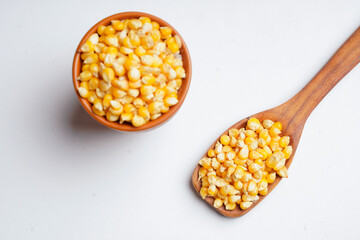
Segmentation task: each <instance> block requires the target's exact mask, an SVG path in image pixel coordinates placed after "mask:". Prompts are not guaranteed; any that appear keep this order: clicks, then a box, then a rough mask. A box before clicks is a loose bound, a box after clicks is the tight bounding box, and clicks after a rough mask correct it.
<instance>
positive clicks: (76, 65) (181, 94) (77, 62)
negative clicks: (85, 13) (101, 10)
mask: <svg viewBox="0 0 360 240" xmlns="http://www.w3.org/2000/svg"><path fill="white" fill-rule="evenodd" d="M139 17H149V18H150V19H151V20H152V21H156V22H158V23H159V24H160V26H168V27H170V28H171V29H172V31H173V34H174V35H177V36H179V38H180V40H181V43H182V46H181V49H180V54H181V55H182V60H183V67H184V69H185V73H186V77H185V78H183V79H182V85H181V87H180V89H179V90H178V100H179V102H178V103H177V104H176V105H174V106H172V107H170V109H169V111H168V112H166V113H164V114H162V115H161V116H160V117H159V118H158V119H156V120H153V121H149V122H147V123H146V124H144V125H143V126H141V127H134V126H132V125H131V124H130V123H123V124H120V123H119V122H110V121H108V120H106V118H105V117H100V116H98V115H96V114H94V113H93V112H92V110H91V103H90V102H88V101H87V100H86V99H84V98H82V97H80V95H79V94H78V91H77V88H78V87H79V86H80V81H78V80H77V77H78V76H79V74H80V73H81V64H82V61H81V58H80V55H81V52H80V48H81V46H82V45H83V44H84V43H85V42H86V40H87V39H88V38H89V37H90V35H91V34H93V33H95V32H96V30H97V28H98V26H100V25H109V24H110V23H111V21H112V20H123V19H127V18H139ZM72 71H73V72H72V75H73V83H74V87H75V91H76V94H77V96H78V98H79V101H80V103H81V105H82V106H83V107H84V109H85V110H86V111H87V112H88V113H89V114H90V115H91V116H92V117H93V118H94V119H95V120H97V121H98V122H100V123H101V124H103V125H105V126H107V127H110V128H113V129H116V130H120V131H141V130H145V129H149V128H153V127H155V126H158V125H161V124H162V123H164V122H166V121H167V120H169V119H170V118H171V117H172V116H173V115H174V114H175V113H176V112H177V111H178V110H179V108H180V107H181V105H182V104H183V102H184V100H185V97H186V94H187V92H188V89H189V86H190V81H191V73H192V69H191V59H190V54H189V51H188V48H187V46H186V44H185V42H184V40H183V39H182V37H181V35H180V34H179V33H178V32H177V31H176V29H175V28H173V27H172V26H171V25H170V24H168V23H167V22H165V21H164V20H162V19H161V18H158V17H156V16H153V15H151V14H148V13H142V12H124V13H118V14H115V15H112V16H110V17H107V18H105V19H103V20H101V21H100V22H98V23H97V24H95V25H94V26H93V27H92V28H91V29H90V30H89V31H88V32H87V33H86V34H85V36H84V37H83V38H82V40H81V41H80V43H79V46H78V47H77V49H76V52H75V56H74V62H73V70H72Z"/></svg>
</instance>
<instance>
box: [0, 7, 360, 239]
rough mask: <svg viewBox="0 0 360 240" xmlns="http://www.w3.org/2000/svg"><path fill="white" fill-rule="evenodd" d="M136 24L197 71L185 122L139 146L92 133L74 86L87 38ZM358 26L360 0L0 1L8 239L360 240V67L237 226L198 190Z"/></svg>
mask: <svg viewBox="0 0 360 240" xmlns="http://www.w3.org/2000/svg"><path fill="white" fill-rule="evenodd" d="M129 10H137V11H143V12H148V13H152V14H154V15H156V16H159V17H161V18H163V19H165V20H166V21H168V22H169V23H170V24H172V25H173V26H174V27H175V28H176V29H177V30H178V31H179V32H180V33H181V35H182V37H183V38H184V40H185V41H186V43H187V45H188V47H189V50H190V53H191V57H192V62H193V77H192V83H191V86H190V90H189V93H188V96H187V99H186V101H185V102H184V104H183V106H182V108H181V109H180V111H179V112H178V114H177V115H176V116H175V117H174V118H173V119H171V120H170V121H169V122H168V123H167V124H165V125H164V126H162V127H161V128H158V129H155V130H153V131H150V132H146V133H139V134H128V133H119V132H115V131H112V130H109V129H107V128H105V127H103V126H101V125H100V124H98V123H97V122H95V121H94V120H93V119H91V118H90V117H89V116H88V115H87V114H86V112H85V111H84V110H83V109H82V108H81V106H80V104H79V102H78V100H77V98H76V96H75V92H74V89H73V86H72V79H71V67H72V60H73V54H74V51H75V48H76V47H77V44H78V42H79V41H80V39H81V38H82V36H83V34H85V32H86V31H87V30H88V29H89V28H90V27H91V26H92V25H93V24H95V23H96V22H97V21H99V20H100V19H102V18H104V17H107V16H109V15H112V14H114V13H118V12H123V11H129ZM359 23H360V1H358V0H353V1H351V0H341V1H340V0H339V1H325V0H323V1H310V0H308V1H285V0H284V1H265V0H264V1H145V0H144V1H136V0H133V1H121V0H114V1H103V0H101V1H100V0H98V1H92V0H86V1H70V0H67V1H57V2H55V1H45V0H44V1H6V2H5V1H2V3H1V8H0V27H1V37H0V49H1V54H0V56H1V57H0V70H1V86H0V96H1V101H0V160H1V161H0V239H1V240H25V239H26V240H43V239H44V240H47V239H51V240H63V239H67V240H83V239H86V240H100V239H101V240H110V239H166V240H172V239H205V238H207V239H340V238H341V239H355V238H357V239H358V238H359V234H360V229H359V216H360V205H359V197H360V194H359V191H360V188H359V181H360V177H359V168H360V161H359V160H360V159H359V139H360V138H359V136H360V124H359V118H360V107H359V105H360V94H359V90H360V66H358V67H356V68H355V69H354V70H353V71H352V72H351V73H349V74H348V75H347V76H346V77H345V78H344V79H343V80H342V81H341V82H340V83H339V84H338V85H337V86H336V87H335V88H334V89H333V91H332V92H331V93H330V94H329V95H328V96H326V97H325V99H324V100H323V102H322V103H321V104H320V105H319V106H318V107H317V108H316V109H315V111H314V112H313V113H312V115H311V116H310V118H309V119H308V121H307V123H306V125H305V128H304V132H303V135H302V139H301V141H300V145H299V148H298V151H297V153H296V156H295V159H294V161H293V164H292V166H291V168H290V171H289V174H290V176H289V178H288V179H286V180H284V181H282V182H281V183H280V184H279V185H278V187H277V188H276V189H275V190H274V191H273V192H272V193H271V194H270V195H269V197H267V198H266V199H265V200H264V201H263V202H262V203H261V204H259V205H258V206H257V207H256V208H255V209H254V210H253V211H251V212H250V213H248V214H247V215H245V216H244V217H241V218H237V219H228V218H225V217H223V216H221V215H220V214H218V213H217V212H216V211H214V210H213V209H211V208H210V207H209V206H207V204H205V202H203V201H202V200H201V199H200V198H199V197H198V196H197V195H196V194H195V192H194V191H193V188H192V186H191V184H190V177H191V174H192V171H193V168H194V167H195V165H196V163H197V161H198V159H199V158H200V156H202V155H203V153H204V152H205V151H206V149H207V147H208V146H209V145H210V144H211V143H212V142H213V140H214V139H215V138H216V137H217V136H218V135H219V134H220V133H222V132H223V131H224V129H226V128H227V127H229V126H230V125H232V124H233V123H235V122H237V121H238V120H240V119H242V118H244V117H247V116H249V115H251V114H253V113H256V112H259V111H261V110H265V109H268V108H271V107H273V106H276V105H278V104H280V103H282V102H284V101H286V100H287V99H289V98H290V97H292V96H293V95H294V94H295V93H296V92H298V91H299V90H300V89H301V88H302V87H303V86H304V85H305V84H306V83H307V82H308V81H309V80H310V79H311V78H312V77H313V76H314V74H316V72H317V71H318V70H319V69H320V68H321V67H322V66H323V64H325V62H326V61H327V60H328V59H329V57H330V56H331V55H332V54H333V53H334V52H335V50H336V49H337V48H338V47H339V46H340V45H341V44H342V43H343V42H344V41H345V40H346V38H347V37H348V36H349V35H350V34H351V33H352V32H353V31H354V30H355V29H356V28H357V27H358V25H359Z"/></svg>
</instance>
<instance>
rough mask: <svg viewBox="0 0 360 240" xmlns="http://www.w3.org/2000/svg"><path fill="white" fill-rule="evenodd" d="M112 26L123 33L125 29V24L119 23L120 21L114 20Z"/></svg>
mask: <svg viewBox="0 0 360 240" xmlns="http://www.w3.org/2000/svg"><path fill="white" fill-rule="evenodd" d="M111 26H112V27H113V28H114V29H115V30H116V31H122V30H123V29H124V22H122V21H119V20H112V21H111Z"/></svg>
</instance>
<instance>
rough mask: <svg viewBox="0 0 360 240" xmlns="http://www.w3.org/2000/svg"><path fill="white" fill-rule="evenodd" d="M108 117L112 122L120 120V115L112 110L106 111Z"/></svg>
mask: <svg viewBox="0 0 360 240" xmlns="http://www.w3.org/2000/svg"><path fill="white" fill-rule="evenodd" d="M106 119H107V120H108V121H110V122H115V121H118V120H119V115H115V114H112V113H111V112H110V111H107V112H106Z"/></svg>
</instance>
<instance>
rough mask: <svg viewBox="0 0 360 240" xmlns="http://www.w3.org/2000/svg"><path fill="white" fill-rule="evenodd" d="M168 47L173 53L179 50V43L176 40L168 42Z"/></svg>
mask: <svg viewBox="0 0 360 240" xmlns="http://www.w3.org/2000/svg"><path fill="white" fill-rule="evenodd" d="M168 48H169V49H170V51H171V52H172V53H176V52H178V51H179V45H177V43H176V42H172V43H170V44H168Z"/></svg>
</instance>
